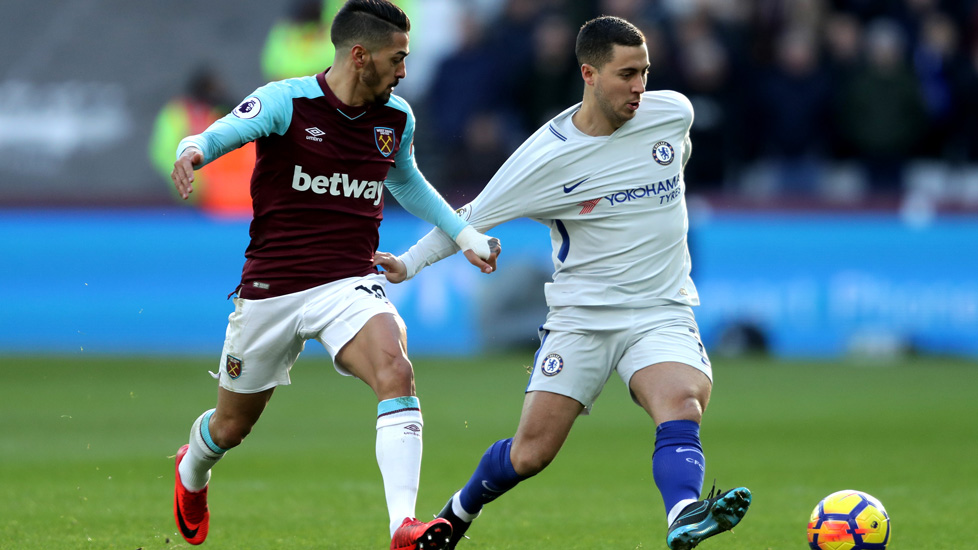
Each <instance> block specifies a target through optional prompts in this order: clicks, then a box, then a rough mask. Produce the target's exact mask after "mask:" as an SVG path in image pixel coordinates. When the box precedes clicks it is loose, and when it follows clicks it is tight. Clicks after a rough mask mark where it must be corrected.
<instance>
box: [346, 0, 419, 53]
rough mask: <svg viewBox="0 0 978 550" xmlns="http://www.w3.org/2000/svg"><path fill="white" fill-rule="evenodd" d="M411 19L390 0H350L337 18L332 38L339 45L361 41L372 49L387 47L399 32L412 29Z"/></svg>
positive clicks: (348, 45) (347, 45)
mask: <svg viewBox="0 0 978 550" xmlns="http://www.w3.org/2000/svg"><path fill="white" fill-rule="evenodd" d="M410 30H411V20H410V19H408V16H407V14H406V13H404V10H402V9H401V8H399V7H397V6H395V5H394V4H391V3H390V2H388V1H387V0H349V1H348V2H347V3H346V4H343V7H342V8H340V11H338V12H336V17H334V18H333V26H332V27H331V28H330V39H331V41H332V42H333V46H334V47H335V48H336V49H337V50H340V49H346V48H348V47H350V46H353V45H354V44H360V45H362V46H363V47H365V48H367V49H368V50H373V49H377V48H383V47H384V46H387V45H389V44H390V43H391V42H392V36H393V35H394V34H395V33H398V32H403V33H406V32H410Z"/></svg>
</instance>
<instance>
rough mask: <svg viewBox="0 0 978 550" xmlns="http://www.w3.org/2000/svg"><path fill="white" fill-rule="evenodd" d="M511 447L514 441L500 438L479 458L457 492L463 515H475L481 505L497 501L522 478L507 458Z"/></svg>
mask: <svg viewBox="0 0 978 550" xmlns="http://www.w3.org/2000/svg"><path fill="white" fill-rule="evenodd" d="M512 446H513V438H509V439H503V440H500V441H497V442H495V443H493V444H492V445H490V446H489V449H487V450H486V452H485V454H484V455H482V460H480V461H479V465H478V466H477V467H476V469H475V472H474V473H473V474H472V478H471V479H469V482H468V483H466V484H465V487H462V491H461V492H460V493H459V497H458V499H459V504H461V505H462V508H464V509H465V511H466V512H469V513H470V514H478V513H479V511H480V510H482V506H483V505H485V504H486V503H488V502H492V501H493V500H496V497H498V496H499V495H502V494H503V493H505V492H506V491H508V490H510V489H512V488H513V487H516V484H517V483H519V482H520V481H523V479H525V478H523V477H522V476H520V475H519V474H517V473H516V470H515V469H513V462H512V461H511V460H510V459H509V449H510V447H512Z"/></svg>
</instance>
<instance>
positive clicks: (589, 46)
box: [574, 15, 645, 69]
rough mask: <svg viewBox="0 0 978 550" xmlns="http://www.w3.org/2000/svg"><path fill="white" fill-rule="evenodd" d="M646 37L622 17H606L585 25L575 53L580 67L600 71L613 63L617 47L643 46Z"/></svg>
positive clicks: (579, 35)
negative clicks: (608, 63) (589, 67)
mask: <svg viewBox="0 0 978 550" xmlns="http://www.w3.org/2000/svg"><path fill="white" fill-rule="evenodd" d="M644 43H645V35H643V34H642V31H640V30H638V27H636V26H635V25H632V24H631V23H629V22H628V21H625V20H624V19H622V18H621V17H614V16H611V15H604V16H601V17H598V18H595V19H592V20H590V21H588V22H587V23H584V25H583V26H581V30H580V32H578V33H577V45H576V46H575V48H574V53H575V54H576V55H577V62H578V64H580V65H584V64H588V65H591V66H592V67H594V68H596V69H600V68H601V67H602V66H603V65H604V64H605V63H607V62H609V61H611V58H612V56H613V55H614V49H615V46H616V45H618V46H641V45H642V44H644Z"/></svg>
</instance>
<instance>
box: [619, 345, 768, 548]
mask: <svg viewBox="0 0 978 550" xmlns="http://www.w3.org/2000/svg"><path fill="white" fill-rule="evenodd" d="M629 386H630V389H631V391H632V393H633V394H634V395H635V396H636V399H637V400H638V402H639V403H640V404H641V405H642V407H643V408H644V409H645V410H646V411H647V412H648V413H649V415H650V416H651V417H652V418H653V419H654V420H655V422H656V423H657V427H656V442H655V453H654V454H653V456H652V475H653V477H654V478H655V483H656V485H657V486H658V487H659V491H660V492H661V493H662V499H663V501H664V502H665V505H666V512H667V519H666V521H667V523H668V525H669V531H668V534H667V538H666V544H667V545H668V546H669V548H670V549H671V550H689V549H691V548H694V547H695V546H696V545H698V544H699V543H700V542H702V541H703V540H705V539H707V538H709V537H712V536H714V535H717V534H719V533H722V532H724V531H728V530H730V529H732V528H733V526H734V525H737V523H739V522H740V520H741V518H743V517H744V514H746V513H747V508H748V507H749V506H750V501H751V494H750V490H748V489H747V488H746V487H738V488H736V489H732V490H730V491H719V492H717V491H716V487H714V489H713V490H712V491H710V494H709V495H708V496H706V498H704V499H702V500H698V499H699V498H700V495H701V492H702V489H703V477H704V475H705V472H706V458H705V456H704V454H703V447H702V445H701V444H700V439H699V425H700V422H701V421H702V419H703V411H704V410H705V409H706V406H707V404H708V403H709V401H710V392H711V390H712V383H711V382H710V379H709V377H707V376H706V375H705V374H704V373H703V372H701V371H700V370H698V369H695V368H693V367H691V366H689V365H685V364H683V363H674V362H668V363H658V364H655V365H651V366H649V367H647V368H644V369H642V370H640V371H638V372H637V373H635V375H634V376H632V379H631V381H630V383H629Z"/></svg>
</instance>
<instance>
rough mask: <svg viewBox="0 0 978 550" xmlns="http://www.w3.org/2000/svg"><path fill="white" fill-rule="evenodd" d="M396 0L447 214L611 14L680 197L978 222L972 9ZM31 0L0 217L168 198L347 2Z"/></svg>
mask: <svg viewBox="0 0 978 550" xmlns="http://www.w3.org/2000/svg"><path fill="white" fill-rule="evenodd" d="M396 3H398V4H399V5H401V6H402V7H403V9H405V11H406V12H407V13H408V14H409V16H410V17H411V19H412V24H413V29H412V33H411V49H412V53H411V56H410V57H409V58H408V63H407V70H408V76H407V78H406V79H405V80H403V81H402V83H401V85H400V86H399V87H398V89H397V93H399V94H400V95H402V96H404V97H405V98H407V99H408V100H409V101H410V102H411V104H412V107H413V108H414V110H415V112H416V114H417V118H418V131H417V148H418V151H419V155H418V159H419V163H420V165H421V168H422V171H423V172H424V173H425V174H426V175H427V176H428V178H429V179H430V180H431V181H432V182H433V183H434V184H435V185H436V186H437V187H438V188H439V189H440V190H441V191H442V192H443V194H444V195H445V196H446V198H448V199H449V201H450V202H452V203H453V204H455V205H459V204H461V203H464V202H466V201H468V200H470V199H471V198H472V197H474V196H475V194H476V193H477V192H478V191H479V189H481V187H482V186H483V185H484V183H485V182H486V181H487V180H488V179H489V177H490V176H491V175H492V174H493V173H494V171H495V170H496V168H497V167H498V166H499V165H500V164H501V163H502V162H503V161H504V160H505V159H506V158H507V157H508V155H509V154H510V153H511V152H512V151H513V150H514V149H515V148H516V147H517V146H518V145H519V144H520V143H521V142H522V141H523V140H524V139H525V138H526V137H527V136H528V135H529V134H530V133H531V132H532V131H534V130H535V129H536V128H537V127H539V126H540V125H541V124H542V123H544V122H545V121H546V120H547V119H548V118H550V117H551V116H553V115H554V114H556V113H558V112H560V111H561V110H563V109H564V108H566V107H568V106H570V105H572V104H574V103H576V102H577V101H579V100H580V98H581V93H582V82H581V79H580V74H579V68H578V66H577V63H576V59H575V57H574V41H575V37H576V34H577V30H578V28H579V27H580V25H581V24H582V23H583V22H584V21H586V20H587V19H589V18H591V17H595V16H597V15H601V14H612V15H620V16H623V17H626V18H627V19H629V20H631V21H632V22H634V23H636V24H637V25H638V26H639V27H640V28H641V29H642V30H643V31H644V33H645V35H646V38H647V41H648V47H649V55H650V59H651V63H652V67H651V72H650V75H649V82H648V88H649V89H652V90H654V89H674V90H678V91H681V92H683V93H685V94H686V95H687V96H688V97H689V98H690V100H691V101H692V103H693V105H694V107H695V110H696V120H695V123H694V125H693V129H692V134H693V135H692V138H693V146H694V156H693V160H692V161H691V163H690V164H689V166H688V167H687V170H686V179H687V183H688V187H689V192H690V194H691V195H694V196H698V197H701V198H703V199H705V200H706V201H707V203H708V204H710V205H712V206H715V207H719V208H723V207H735V208H754V207H773V208H799V207H803V208H856V209H899V208H907V207H908V206H909V207H913V208H917V209H919V208H924V209H928V208H929V209H931V210H934V209H937V210H941V209H944V210H966V211H976V210H978V1H976V0H398V1H397V2H396ZM39 4H42V5H41V6H37V5H34V4H32V5H31V6H26V5H25V6H19V5H15V6H12V7H11V11H10V15H11V18H9V19H7V20H6V22H4V23H0V30H2V31H4V32H0V48H2V49H3V51H4V52H5V55H4V56H2V59H0V206H3V205H7V206H20V205H28V206H36V205H39V204H40V205H44V204H58V205H61V204H69V205H74V204H93V205H109V206H117V205H122V206H125V205H137V206H144V205H155V204H172V202H173V200H174V198H175V195H174V194H173V193H172V192H170V191H169V182H168V179H169V178H168V177H167V174H168V173H169V170H170V168H171V166H172V155H173V148H174V145H175V143H176V141H178V140H179V138H180V137H182V136H183V135H187V134H189V133H196V132H199V131H200V130H202V129H203V128H205V127H206V126H207V125H208V124H210V123H211V122H212V121H213V120H215V119H216V118H218V117H219V116H222V115H223V114H225V113H227V112H228V111H229V110H230V109H231V108H232V107H233V106H234V105H235V104H236V103H237V102H238V101H240V99H241V98H243V97H244V96H245V95H246V94H248V93H249V92H250V91H251V90H253V89H255V88H257V87H258V86H260V85H262V84H264V83H265V82H268V81H271V80H278V79H282V78H288V77H292V76H301V75H308V74H314V73H316V72H320V71H322V70H323V69H324V68H325V67H327V66H329V65H330V64H331V63H332V59H333V55H334V52H333V48H332V45H331V43H330V40H329V24H330V21H331V18H332V15H333V14H334V13H335V12H336V10H337V9H338V8H339V6H340V5H341V4H342V2H341V0H290V1H282V2H230V1H227V0H216V1H214V2H208V3H207V4H206V5H198V4H196V3H194V2H190V1H189V0H175V1H173V2H166V3H163V4H160V5H141V6H136V5H131V4H128V3H123V2H115V1H107V2H95V1H84V2H59V1H56V0H39ZM45 5H49V6H48V7H49V8H50V10H48V9H41V8H44V7H45ZM252 155H253V152H252V151H250V150H247V148H246V149H245V150H244V151H242V152H240V153H239V154H238V155H237V156H236V158H231V159H227V160H226V161H225V162H224V164H223V166H215V167H211V168H210V169H209V170H208V171H206V173H205V174H204V176H203V177H204V178H205V180H209V181H212V182H213V183H212V184H210V185H207V184H206V183H205V184H202V185H201V188H202V189H203V188H206V187H210V188H212V189H209V192H202V193H200V196H199V197H198V199H197V200H198V201H199V202H200V203H201V204H202V206H203V207H204V208H207V209H211V210H215V211H223V212H224V213H230V214H234V213H242V212H243V213H244V214H245V215H246V214H247V206H248V205H247V203H248V196H247V190H246V189H245V188H244V186H242V185H241V184H240V183H237V182H238V181H240V179H241V178H246V177H247V173H248V170H249V167H250V163H251V159H252V158H253V157H252ZM24 179H28V180H30V181H31V182H32V185H31V186H24V185H22V183H21V182H22V181H23V180H24ZM227 182H231V183H227ZM38 187H41V188H45V187H46V188H49V189H50V190H51V192H49V193H38V192H37V190H38Z"/></svg>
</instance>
